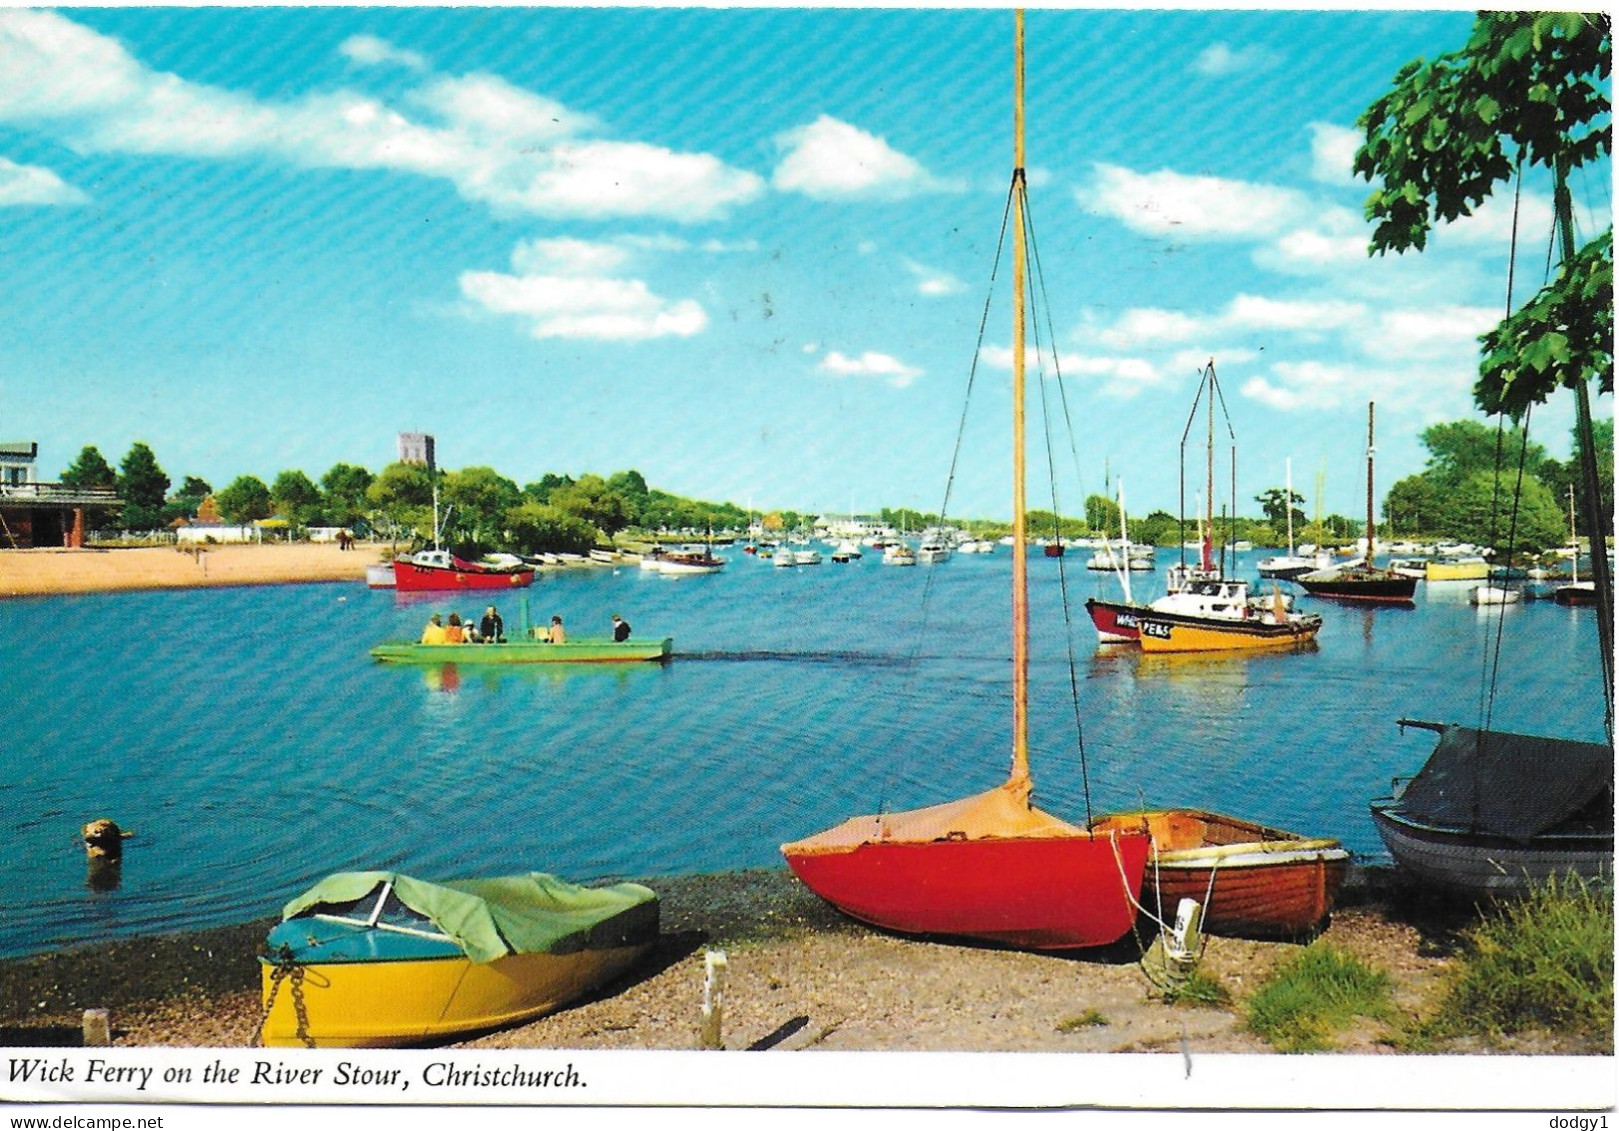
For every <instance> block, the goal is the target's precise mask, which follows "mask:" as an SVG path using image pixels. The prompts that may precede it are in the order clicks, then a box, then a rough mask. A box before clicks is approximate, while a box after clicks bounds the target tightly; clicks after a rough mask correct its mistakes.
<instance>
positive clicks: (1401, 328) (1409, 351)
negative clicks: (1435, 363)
mask: <svg viewBox="0 0 1619 1131" xmlns="http://www.w3.org/2000/svg"><path fill="white" fill-rule="evenodd" d="M1500 321H1501V312H1500V311H1499V310H1487V309H1485V308H1483V307H1477V306H1445V307H1433V308H1429V307H1423V308H1421V309H1406V310H1388V311H1384V312H1383V313H1382V314H1380V315H1379V316H1378V318H1377V325H1376V328H1375V330H1374V331H1373V332H1372V333H1371V334H1370V335H1369V336H1368V337H1367V339H1366V341H1365V343H1364V344H1365V349H1366V352H1367V354H1368V355H1370V356H1372V357H1378V358H1387V359H1390V360H1411V359H1430V360H1438V359H1447V358H1457V359H1468V360H1471V361H1472V364H1473V367H1474V368H1476V367H1477V364H1478V363H1477V357H1478V352H1479V341H1478V339H1479V335H1481V334H1483V333H1484V332H1485V331H1487V330H1489V329H1490V328H1491V327H1493V326H1494V325H1495V324H1496V323H1498V322H1500Z"/></svg>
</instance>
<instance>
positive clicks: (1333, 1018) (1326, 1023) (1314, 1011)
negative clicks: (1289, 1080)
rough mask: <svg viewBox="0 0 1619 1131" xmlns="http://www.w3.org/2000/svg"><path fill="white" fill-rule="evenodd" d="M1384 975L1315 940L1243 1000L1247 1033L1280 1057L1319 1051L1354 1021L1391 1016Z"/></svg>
mask: <svg viewBox="0 0 1619 1131" xmlns="http://www.w3.org/2000/svg"><path fill="white" fill-rule="evenodd" d="M1390 988H1391V981H1390V978H1389V975H1388V972H1387V971H1384V970H1377V969H1374V968H1372V967H1370V966H1368V965H1367V964H1366V963H1365V962H1363V961H1361V960H1360V959H1359V958H1357V957H1356V956H1355V955H1353V954H1350V953H1349V952H1348V951H1345V950H1342V949H1340V948H1338V947H1335V946H1333V945H1332V944H1331V943H1329V942H1326V941H1325V940H1317V941H1316V942H1313V943H1311V944H1310V945H1309V946H1307V947H1305V948H1304V949H1303V950H1302V951H1300V952H1299V953H1298V954H1297V955H1295V956H1294V957H1293V958H1291V959H1289V960H1288V961H1286V962H1283V963H1282V964H1281V965H1279V966H1278V967H1277V968H1276V970H1275V971H1274V973H1273V974H1272V975H1271V977H1270V978H1269V980H1267V981H1266V982H1265V984H1264V985H1263V986H1261V987H1260V988H1259V990H1258V991H1257V992H1256V993H1255V994H1254V995H1253V996H1252V997H1251V998H1249V1000H1248V1006H1247V1012H1248V1028H1249V1029H1251V1030H1252V1031H1253V1032H1255V1033H1257V1034H1259V1035H1260V1036H1261V1037H1263V1038H1264V1039H1265V1040H1267V1041H1269V1042H1270V1043H1271V1044H1272V1045H1274V1046H1275V1047H1276V1048H1277V1049H1279V1050H1280V1051H1282V1052H1319V1051H1322V1050H1325V1049H1329V1048H1331V1047H1332V1040H1333V1034H1334V1033H1336V1032H1337V1031H1338V1030H1339V1029H1342V1028H1343V1027H1345V1026H1346V1025H1348V1024H1349V1023H1350V1022H1351V1021H1353V1020H1354V1019H1355V1018H1356V1017H1367V1018H1371V1019H1372V1020H1388V1019H1389V1018H1391V1017H1392V1016H1393V1005H1392V1001H1391V998H1390Z"/></svg>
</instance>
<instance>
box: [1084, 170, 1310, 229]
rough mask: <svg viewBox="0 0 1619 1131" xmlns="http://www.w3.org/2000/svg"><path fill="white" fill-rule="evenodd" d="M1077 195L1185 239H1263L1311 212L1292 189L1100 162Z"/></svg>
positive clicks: (1136, 225) (1126, 219)
mask: <svg viewBox="0 0 1619 1131" xmlns="http://www.w3.org/2000/svg"><path fill="white" fill-rule="evenodd" d="M1076 195H1077V198H1078V200H1079V202H1080V204H1081V206H1082V207H1084V208H1086V209H1087V210H1089V211H1091V212H1094V213H1096V214H1098V215H1102V216H1111V217H1113V218H1114V219H1116V220H1119V221H1120V222H1121V223H1123V224H1124V225H1125V226H1126V227H1128V228H1130V229H1132V230H1134V231H1137V232H1145V233H1147V234H1149V235H1175V236H1180V237H1184V238H1187V239H1198V238H1213V239H1255V238H1263V237H1265V236H1267V235H1268V234H1270V233H1272V232H1274V231H1275V230H1276V229H1277V227H1278V226H1282V225H1286V224H1291V223H1294V222H1297V221H1299V220H1302V219H1305V218H1307V217H1309V216H1310V215H1311V214H1312V211H1313V209H1312V208H1311V205H1310V202H1309V200H1308V199H1307V198H1306V197H1305V196H1304V195H1303V194H1302V193H1299V192H1295V191H1294V190H1292V189H1285V188H1277V187H1274V186H1272V185H1258V184H1252V183H1250V182H1247V181H1234V180H1228V179H1225V178H1221V177H1198V176H1188V175H1187V174H1184V173H1176V172H1172V171H1170V170H1162V171H1160V172H1156V173H1137V172H1135V171H1133V170H1131V169H1125V168H1123V167H1121V166H1118V165H1107V164H1101V163H1098V164H1097V165H1096V166H1095V168H1094V174H1093V177H1092V180H1091V184H1090V185H1089V186H1088V188H1086V189H1082V190H1080V192H1079V193H1078V194H1076Z"/></svg>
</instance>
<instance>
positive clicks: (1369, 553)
mask: <svg viewBox="0 0 1619 1131" xmlns="http://www.w3.org/2000/svg"><path fill="white" fill-rule="evenodd" d="M1376 413H1377V404H1376V403H1375V402H1373V401H1368V402H1367V403H1366V568H1367V569H1371V568H1372V564H1373V563H1372V557H1373V555H1374V554H1376V553H1377V549H1376V543H1377V527H1376V525H1374V524H1373V521H1372V457H1373V455H1374V454H1375V452H1376V449H1375V447H1374V445H1373V443H1372V434H1373V433H1372V421H1373V420H1374V419H1376Z"/></svg>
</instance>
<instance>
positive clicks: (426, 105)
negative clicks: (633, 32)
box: [0, 10, 764, 221]
mask: <svg viewBox="0 0 1619 1131" xmlns="http://www.w3.org/2000/svg"><path fill="white" fill-rule="evenodd" d="M350 46H351V57H353V55H352V52H353V51H358V52H359V54H361V55H367V54H368V53H369V55H370V56H371V57H375V56H377V55H378V54H379V52H382V49H383V48H385V47H386V46H387V45H386V44H364V43H362V44H361V45H360V46H358V47H354V46H353V44H352V41H351V44H350ZM383 53H385V52H383ZM409 105H410V106H412V107H415V108H418V109H420V110H422V111H424V112H425V114H426V115H427V119H426V120H417V119H415V118H412V117H409V116H407V115H406V114H405V113H403V112H401V111H400V110H399V109H396V108H394V107H391V106H389V105H387V104H385V103H382V102H379V101H377V100H375V99H372V98H369V97H365V96H362V95H359V94H355V93H353V92H349V91H337V92H333V93H327V94H313V95H307V96H304V97H302V98H299V99H295V100H292V101H288V102H279V103H267V102H259V101H256V100H254V99H252V98H249V97H247V96H245V95H240V94H237V93H234V92H232V91H228V90H224V89H221V88H219V87H212V86H206V85H202V84H198V83H191V82H187V81H186V80H185V79H182V78H179V77H178V76H175V75H171V74H163V73H159V72H156V71H152V70H150V69H148V68H146V67H144V66H143V65H142V64H140V63H139V62H138V61H136V60H134V59H133V58H131V57H130V56H129V54H128V53H127V52H125V51H124V49H123V48H122V47H121V46H120V45H119V44H118V43H117V42H116V41H115V40H113V39H111V38H108V37H105V36H101V35H99V34H97V33H95V32H93V31H90V30H89V29H86V28H83V27H81V26H79V25H77V24H75V23H73V22H72V21H70V20H67V19H65V18H64V17H62V16H60V15H57V14H55V13H52V12H37V11H25V10H4V11H0V122H26V123H29V124H34V125H41V126H45V127H47V128H49V129H50V130H51V131H52V132H54V133H56V134H58V135H59V136H61V137H63V138H64V139H65V140H67V141H68V142H69V143H70V144H73V145H75V146H76V147H78V148H79V149H81V150H85V151H89V152H122V153H144V154H163V155H171V156H182V157H209V158H217V159H225V158H237V157H246V156H268V157H273V158H277V159H280V160H284V161H287V162H289V163H291V164H293V165H298V166H304V167H337V168H351V169H384V170H392V171H397V172H409V173H414V174H418V175H422V176H428V177H434V178H439V179H442V180H445V181H447V182H449V183H450V184H452V185H454V187H455V189H456V190H457V191H458V192H459V193H460V194H461V195H462V196H463V197H465V198H466V199H468V200H473V201H478V202H481V203H484V204H487V205H489V206H490V207H492V208H494V209H496V210H499V211H504V212H518V213H532V214H535V215H542V216H550V217H592V218H600V217H609V216H662V217H666V218H669V219H674V220H686V221H689V220H705V219H712V218H714V217H717V216H721V215H724V214H726V213H727V212H728V211H729V210H730V209H731V208H733V207H735V206H737V205H740V204H744V203H746V202H748V201H751V200H753V199H755V198H757V197H758V196H759V195H761V194H762V193H763V191H764V181H763V180H762V179H761V178H760V177H758V176H757V175H755V174H753V173H749V172H746V171H743V170H739V169H733V168H731V167H729V166H727V165H726V164H725V163H724V162H722V161H720V160H719V159H717V158H715V157H712V156H709V155H707V154H694V153H677V152H674V151H672V150H669V149H665V148H662V147H659V146H655V145H648V144H644V143H640V142H635V141H617V140H614V141H608V140H601V139H595V138H591V137H589V136H585V135H587V134H589V133H590V132H592V131H594V130H596V129H597V128H598V127H597V123H596V122H595V121H594V120H593V119H592V118H590V117H589V116H588V115H582V114H574V113H573V112H571V111H569V110H567V108H566V107H563V106H562V105H560V104H559V103H556V102H554V101H552V100H550V99H547V98H544V97H542V96H539V95H536V94H533V93H531V92H528V91H524V90H521V89H520V88H517V87H514V86H512V85H511V84H510V83H507V82H506V81H505V80H503V79H500V78H498V77H496V76H492V75H477V74H474V75H464V76H460V77H456V78H443V79H439V80H437V81H433V82H431V83H429V84H428V85H427V86H426V87H424V88H423V89H421V90H419V91H417V92H416V93H415V94H414V95H412V96H411V98H410V100H409Z"/></svg>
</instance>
